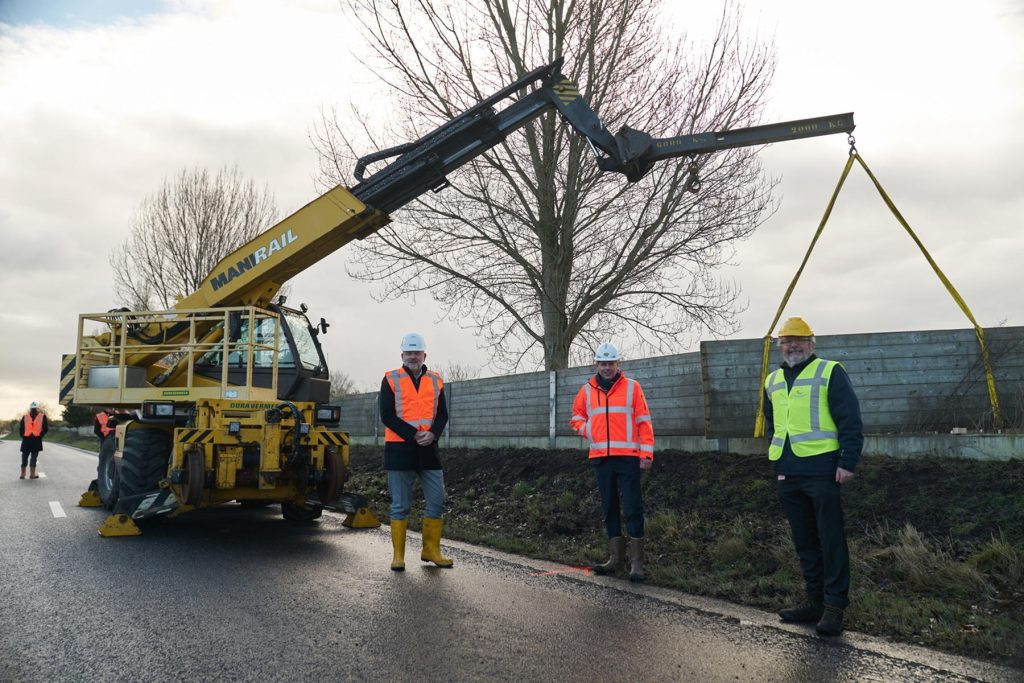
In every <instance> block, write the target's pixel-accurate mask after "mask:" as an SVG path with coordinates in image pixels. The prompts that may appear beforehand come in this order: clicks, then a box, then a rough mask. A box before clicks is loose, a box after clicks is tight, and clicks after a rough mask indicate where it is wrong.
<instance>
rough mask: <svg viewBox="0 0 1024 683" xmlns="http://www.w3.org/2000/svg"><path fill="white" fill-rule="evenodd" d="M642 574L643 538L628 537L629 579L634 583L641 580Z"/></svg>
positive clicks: (642, 578) (643, 577) (643, 576)
mask: <svg viewBox="0 0 1024 683" xmlns="http://www.w3.org/2000/svg"><path fill="white" fill-rule="evenodd" d="M645 578H646V576H645V575H644V539H642V538H630V539H629V580H630V581H632V582H634V583H636V582H638V581H643V580H644V579H645Z"/></svg>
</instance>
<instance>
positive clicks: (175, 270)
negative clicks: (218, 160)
mask: <svg viewBox="0 0 1024 683" xmlns="http://www.w3.org/2000/svg"><path fill="white" fill-rule="evenodd" d="M277 214H278V212H277V207H276V205H275V203H274V197H273V195H272V194H271V193H270V190H269V189H268V188H267V187H266V186H264V188H263V189H262V190H259V189H258V188H257V187H256V184H255V182H253V181H252V180H251V179H246V178H244V177H242V174H241V172H239V170H238V168H237V167H230V168H228V167H225V168H222V169H221V170H220V171H218V172H217V175H216V176H212V177H211V175H210V174H209V173H208V172H207V171H206V169H199V168H194V169H186V170H182V171H181V172H180V173H179V174H178V175H177V176H176V177H174V178H173V179H164V181H163V184H162V185H161V186H160V189H158V190H157V191H156V192H154V193H153V194H152V195H149V196H148V197H146V198H145V199H143V200H142V202H141V203H140V204H139V207H138V209H137V210H136V212H135V215H134V216H133V218H132V224H131V234H130V235H129V237H128V239H127V240H125V242H124V243H123V244H121V245H120V246H119V247H118V248H117V249H116V250H115V251H114V252H113V253H112V254H111V256H110V265H111V267H112V268H113V269H114V291H115V294H116V296H117V298H118V300H119V301H120V303H121V304H123V305H125V306H128V307H130V308H132V309H134V310H154V309H168V308H171V307H173V306H174V304H175V302H176V301H177V299H178V297H180V296H185V295H188V294H190V293H192V292H193V291H195V290H196V289H197V288H198V287H199V286H200V285H201V284H202V282H203V280H204V279H205V278H206V276H207V275H209V273H210V270H212V269H213V267H214V266H215V265H216V264H217V262H218V261H220V259H222V258H223V257H224V256H226V255H228V254H230V253H231V252H232V251H234V250H235V249H237V248H238V247H240V246H242V245H243V244H245V243H246V242H248V241H249V240H251V239H253V238H254V237H256V236H257V235H259V234H260V233H261V232H263V231H264V230H266V229H267V228H269V227H270V226H272V225H273V224H274V223H276V222H277Z"/></svg>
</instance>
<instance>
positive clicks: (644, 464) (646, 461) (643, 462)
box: [640, 458, 654, 470]
mask: <svg viewBox="0 0 1024 683" xmlns="http://www.w3.org/2000/svg"><path fill="white" fill-rule="evenodd" d="M652 467H654V460H652V459H651V458H640V469H642V470H649V469H651V468H652Z"/></svg>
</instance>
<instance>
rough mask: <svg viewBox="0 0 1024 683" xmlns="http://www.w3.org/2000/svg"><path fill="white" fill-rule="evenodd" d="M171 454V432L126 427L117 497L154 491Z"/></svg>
mask: <svg viewBox="0 0 1024 683" xmlns="http://www.w3.org/2000/svg"><path fill="white" fill-rule="evenodd" d="M170 455H171V435H170V434H168V433H167V432H165V431H164V430H162V429H155V428H152V427H142V428H138V429H129V430H128V431H127V432H126V433H125V435H124V451H122V453H121V472H120V475H121V486H120V496H121V497H122V498H124V497H125V496H135V495H138V494H140V493H149V492H150V491H155V490H157V488H159V487H158V486H157V484H158V483H159V482H160V480H161V479H163V478H164V477H166V476H167V461H168V460H169V458H170Z"/></svg>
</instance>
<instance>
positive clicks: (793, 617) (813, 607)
mask: <svg viewBox="0 0 1024 683" xmlns="http://www.w3.org/2000/svg"><path fill="white" fill-rule="evenodd" d="M824 611H825V606H824V605H822V604H821V598H814V597H808V598H807V602H805V603H804V604H802V605H800V606H799V607H787V608H786V609H780V610H779V617H780V618H781V619H782V620H783V621H788V622H790V623H793V624H802V623H804V622H808V621H818V620H819V619H821V615H822V613H823V612H824Z"/></svg>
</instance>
